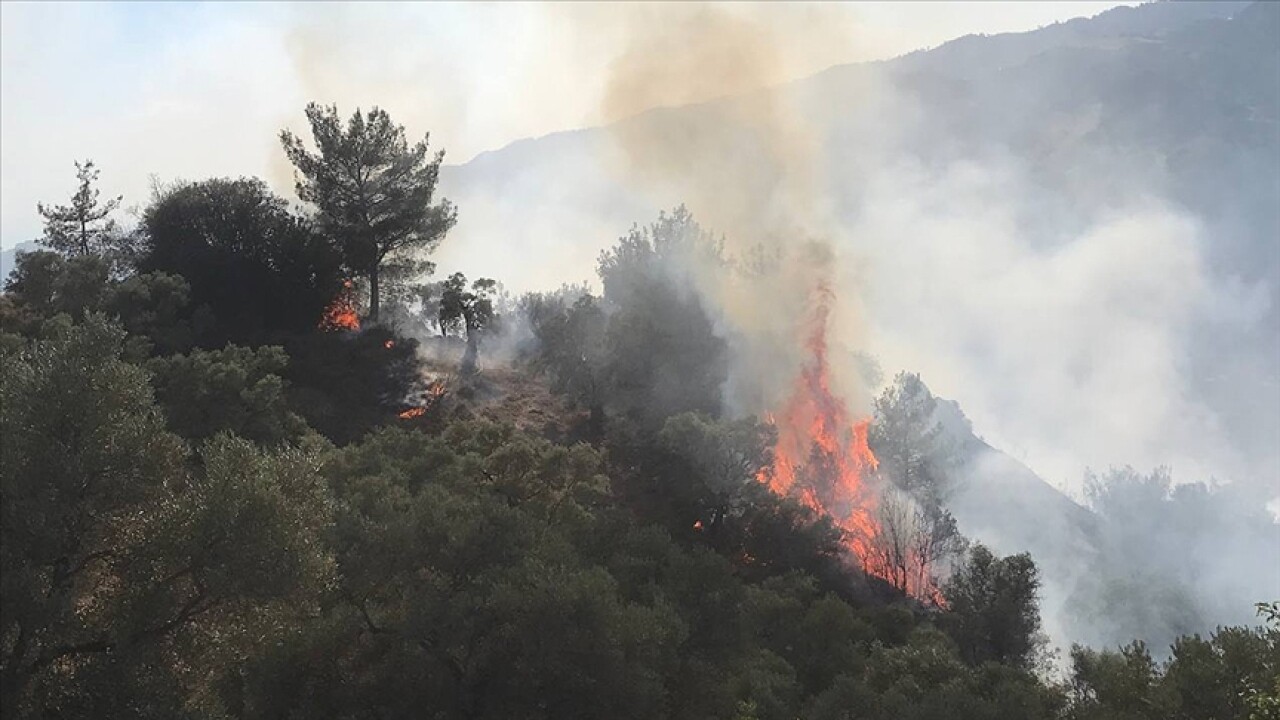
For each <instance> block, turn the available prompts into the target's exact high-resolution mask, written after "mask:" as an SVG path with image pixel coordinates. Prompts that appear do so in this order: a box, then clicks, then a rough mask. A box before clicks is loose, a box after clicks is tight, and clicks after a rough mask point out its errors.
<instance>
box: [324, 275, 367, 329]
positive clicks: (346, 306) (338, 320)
mask: <svg viewBox="0 0 1280 720" xmlns="http://www.w3.org/2000/svg"><path fill="white" fill-rule="evenodd" d="M320 329H321V330H325V331H327V332H333V331H336V330H353V331H358V330H360V313H359V311H358V310H357V309H356V288H355V283H353V282H351V281H350V280H346V281H344V282H343V283H342V289H341V290H339V291H338V294H337V295H336V296H334V298H333V302H331V303H329V307H326V308H325V309H324V315H323V316H321V318H320Z"/></svg>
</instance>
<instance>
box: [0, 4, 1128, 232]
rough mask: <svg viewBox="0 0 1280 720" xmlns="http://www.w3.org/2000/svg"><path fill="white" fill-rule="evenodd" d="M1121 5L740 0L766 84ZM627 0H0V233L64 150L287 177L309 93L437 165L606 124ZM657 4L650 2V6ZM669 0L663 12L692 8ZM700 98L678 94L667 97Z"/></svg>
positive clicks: (109, 171) (61, 174)
mask: <svg viewBox="0 0 1280 720" xmlns="http://www.w3.org/2000/svg"><path fill="white" fill-rule="evenodd" d="M1118 4H1135V3H1116V2H1048V3H1032V2H1019V3H1011V2H992V3H923V2H900V3H892V2H890V3H858V4H850V5H835V4H801V3H790V4H785V5H784V4H778V5H768V4H743V5H738V6H735V7H734V8H733V11H734V12H739V13H742V14H744V15H749V16H753V17H755V18H757V19H765V20H767V21H768V22H769V24H770V25H773V26H775V27H776V28H777V29H778V32H779V34H780V36H781V37H783V38H784V39H786V40H787V41H788V42H794V43H795V47H799V48H804V51H803V52H796V53H788V57H789V58H791V59H790V60H789V64H788V65H787V66H786V67H784V68H780V69H779V71H778V72H779V75H778V77H775V78H769V80H770V82H781V81H785V80H788V79H793V78H796V77H802V76H805V75H808V74H811V73H813V72H816V71H819V70H822V69H824V68H826V67H829V66H831V65H835V64H839V63H847V62H856V61H863V60H876V59H883V58H889V57H893V56H896V55H900V54H902V53H904V52H909V51H911V50H915V49H919V48H925V47H931V46H935V45H937V44H939V43H942V42H945V41H946V40H948V39H951V38H954V37H958V36H961V35H965V34H969V33H998V32H1008V31H1019V30H1028V29H1033V28H1035V27H1038V26H1041V25H1046V24H1050V23H1053V22H1055V21H1060V20H1066V19H1069V18H1072V17H1080V16H1088V15H1094V14H1096V13H1098V12H1101V11H1102V10H1105V9H1107V8H1109V7H1112V6H1115V5H1118ZM636 11H637V7H636V6H634V5H625V4H588V3H578V4H564V5H541V4H465V5H464V4H450V3H434V4H429V5H409V4H404V3H391V4H372V3H361V4H358V5H356V4H351V5H342V4H336V3H326V4H315V5H305V4H301V3H280V4H257V3H227V4H185V3H182V4H179V3H118V4H111V3H85V4H76V3H39V4H37V3H16V2H4V3H2V4H0V32H2V36H0V53H2V56H0V57H2V60H0V246H3V247H10V246H12V245H14V244H16V243H19V242H23V241H26V240H30V239H33V238H34V237H35V236H36V235H38V233H39V228H40V223H39V218H38V216H37V215H36V212H35V204H36V202H37V201H40V200H43V201H55V202H57V201H62V200H64V199H65V198H66V197H67V196H69V195H70V193H71V191H72V189H73V187H74V184H75V180H74V175H73V173H74V168H73V167H72V161H73V160H76V159H83V158H92V159H94V160H95V161H96V162H97V164H98V165H99V167H100V168H101V170H102V187H103V189H104V191H105V192H107V193H110V194H123V195H124V196H125V205H126V206H129V205H137V204H142V203H144V202H145V200H146V198H147V195H148V187H149V178H150V177H151V176H152V175H155V176H158V177H159V178H160V179H163V180H173V179H176V178H186V179H198V178H203V177H210V176H228V175H229V176H239V175H258V176H261V177H264V178H266V179H267V180H268V181H270V182H271V183H272V184H273V185H274V186H276V187H277V189H278V190H282V191H287V190H288V189H289V187H288V186H289V182H288V178H289V169H288V167H287V165H285V160H284V158H283V156H282V154H281V153H280V150H279V146H278V142H277V140H276V134H277V133H278V131H279V130H280V128H281V127H284V126H290V127H293V128H295V129H298V126H299V124H300V121H301V119H302V108H303V106H304V105H305V104H306V102H307V101H309V100H318V101H322V102H326V103H328V102H336V103H338V104H339V105H340V109H342V110H343V111H348V110H350V109H351V108H352V107H354V106H356V105H363V106H368V105H373V104H379V105H381V106H383V107H385V108H387V109H388V110H389V111H391V113H392V117H394V118H395V119H397V120H398V121H400V122H402V123H404V124H405V125H406V126H407V128H408V129H409V131H410V133H411V134H413V135H417V134H420V133H422V132H426V131H428V130H429V131H431V133H432V136H431V137H432V143H433V145H434V146H435V147H443V148H445V149H446V150H447V151H448V162H454V163H457V162H464V161H466V160H468V159H470V158H471V157H473V156H474V155H475V154H476V153H479V152H482V151H484V150H489V149H494V148H497V147H501V146H502V145H504V144H506V143H508V142H511V141H512V140H516V139H519V138H522V137H527V136H531V135H541V134H545V133H548V132H553V131H556V130H564V129H569V128H575V127H582V126H588V125H593V124H597V123H600V122H601V121H603V120H604V119H605V118H603V117H602V115H601V112H600V104H601V103H600V94H601V92H602V88H603V84H604V81H605V78H606V76H607V71H608V68H609V67H610V63H612V62H613V61H614V59H615V58H616V57H617V55H618V53H619V48H620V46H621V42H620V39H621V37H622V35H623V32H624V30H625V28H626V25H627V23H628V20H629V18H631V17H632V14H633V13H634V12H636ZM647 11H648V12H650V13H652V12H653V9H652V8H648V9H647ZM686 11H688V8H687V7H685V6H679V5H675V4H672V5H665V6H662V12H670V13H673V14H676V13H681V12H686ZM698 99H702V98H690V97H674V98H671V100H672V101H675V102H679V101H691V100H698Z"/></svg>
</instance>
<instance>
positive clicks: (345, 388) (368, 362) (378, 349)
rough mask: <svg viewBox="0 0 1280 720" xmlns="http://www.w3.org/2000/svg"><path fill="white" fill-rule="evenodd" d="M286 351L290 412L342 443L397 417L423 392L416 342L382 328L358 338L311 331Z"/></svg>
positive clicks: (286, 347) (360, 335) (370, 329)
mask: <svg viewBox="0 0 1280 720" xmlns="http://www.w3.org/2000/svg"><path fill="white" fill-rule="evenodd" d="M388 341H391V343H392V344H391V346H390V347H388V346H387V342H388ZM285 351H286V352H287V353H288V355H289V358H290V361H289V366H288V368H286V370H285V373H284V377H285V380H286V381H288V386H287V388H286V394H287V397H288V399H289V406H290V408H291V409H292V410H293V411H294V412H296V413H298V414H299V415H301V416H302V418H303V419H304V420H306V422H307V424H308V425H310V426H311V427H313V428H315V429H316V430H318V431H319V432H320V433H321V434H322V435H324V436H325V437H327V438H329V439H330V440H332V441H334V442H336V443H339V444H346V443H348V442H351V441H352V440H355V439H357V438H359V437H360V436H362V435H364V434H365V433H367V432H368V431H369V430H371V429H373V428H374V427H377V426H378V425H381V424H383V423H385V422H387V421H388V420H391V419H394V418H395V414H396V413H397V412H399V411H400V410H401V409H403V408H404V403H405V401H406V400H407V399H408V398H410V397H414V396H416V395H417V394H418V393H419V392H420V385H421V383H422V378H421V374H420V372H419V367H418V360H417V342H416V341H413V340H409V339H405V338H399V337H396V336H394V335H392V334H391V333H390V332H388V331H387V330H385V329H383V328H380V327H372V328H369V329H367V330H364V331H363V332H361V333H359V334H358V335H354V336H348V335H346V334H344V333H311V334H308V335H304V336H300V337H296V338H294V339H292V340H290V341H288V342H287V343H286V344H285Z"/></svg>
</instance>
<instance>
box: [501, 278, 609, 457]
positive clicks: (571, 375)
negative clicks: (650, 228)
mask: <svg viewBox="0 0 1280 720" xmlns="http://www.w3.org/2000/svg"><path fill="white" fill-rule="evenodd" d="M565 290H566V291H567V292H561V293H559V294H538V293H531V294H529V295H526V296H525V297H524V298H522V299H521V312H522V313H523V315H524V317H525V318H526V319H528V321H529V325H530V328H531V330H532V333H533V338H532V342H531V343H530V344H529V347H526V348H525V349H524V351H523V355H522V358H523V360H524V361H525V363H526V364H527V365H528V366H529V368H530V369H532V370H533V371H534V372H536V373H539V374H544V375H546V376H548V377H549V378H550V380H551V387H552V389H553V390H554V391H556V392H559V393H564V394H566V395H568V396H569V397H570V398H572V399H573V400H574V402H576V403H578V404H579V405H582V406H585V407H586V408H587V409H588V410H589V411H590V413H591V418H590V436H591V437H592V438H594V439H597V440H598V439H600V437H601V435H602V433H603V432H604V412H605V411H604V402H605V398H606V397H607V388H606V387H605V381H604V373H605V332H606V330H607V328H608V323H609V321H608V317H607V316H606V315H605V313H604V310H603V309H602V308H601V307H600V302H599V301H598V300H597V299H596V298H594V297H592V296H591V295H590V294H589V293H587V292H586V290H585V289H584V290H581V291H578V293H577V297H576V299H574V300H573V301H572V302H569V300H570V297H569V296H570V295H572V294H573V293H574V289H572V288H566V289H565Z"/></svg>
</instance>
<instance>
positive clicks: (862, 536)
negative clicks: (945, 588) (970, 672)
mask: <svg viewBox="0 0 1280 720" xmlns="http://www.w3.org/2000/svg"><path fill="white" fill-rule="evenodd" d="M815 297H816V299H817V302H816V303H815V305H814V308H813V314H812V317H811V318H810V322H809V335H808V337H807V339H806V342H805V346H806V350H807V351H808V355H809V357H808V360H807V362H806V363H805V365H804V366H803V367H802V368H801V370H800V373H799V375H798V376H797V377H796V379H795V385H794V387H793V389H792V391H791V395H790V398H789V399H788V401H787V402H786V404H785V406H784V407H783V408H782V409H781V410H780V411H779V412H777V413H770V414H766V416H765V420H766V421H767V422H768V423H770V424H771V425H773V426H774V427H775V428H776V429H777V432H778V440H777V445H776V446H775V447H774V455H773V464H772V466H770V467H767V468H765V469H763V470H762V471H761V472H760V475H759V480H760V481H761V482H763V483H765V484H767V485H768V486H769V487H770V489H772V490H773V491H774V492H775V493H777V494H779V495H782V496H789V497H792V498H794V499H796V500H799V501H800V502H802V503H803V504H805V505H806V506H808V507H809V508H811V509H813V510H814V511H815V512H818V513H821V514H823V515H826V516H828V517H830V518H831V519H832V521H834V522H835V524H836V525H837V526H838V527H839V528H840V529H841V531H843V534H844V543H845V547H846V548H847V549H848V551H849V552H850V553H851V554H852V555H853V556H854V557H855V558H856V559H857V561H858V564H859V565H860V566H861V567H862V569H863V570H864V571H865V572H866V573H868V574H869V575H873V576H875V577H878V578H881V579H883V580H886V581H888V582H889V583H890V584H892V585H894V586H895V587H897V588H898V589H899V590H902V591H903V592H906V593H908V594H910V595H912V596H913V597H916V598H918V599H920V600H924V601H928V602H933V603H935V604H937V603H939V602H940V598H939V596H938V592H937V588H936V586H935V585H934V583H933V581H932V579H931V577H930V575H929V573H928V568H915V569H914V572H909V573H905V574H904V573H902V572H900V571H898V569H896V568H894V567H893V566H892V563H891V562H889V561H888V560H887V557H888V554H886V553H885V552H884V545H885V544H886V542H887V541H891V540H890V539H889V538H887V537H886V534H885V531H884V528H882V527H881V524H880V521H879V520H878V518H877V514H876V510H877V506H878V503H879V496H878V493H877V492H876V490H875V488H874V487H873V486H872V484H871V483H870V482H869V481H870V480H871V479H872V478H873V473H874V472H875V470H876V468H877V467H878V465H879V462H878V461H877V460H876V456H875V454H874V453H872V452H871V447H870V446H869V445H868V444H867V430H868V428H869V427H870V425H871V420H870V418H861V419H857V420H855V419H854V418H852V417H851V415H850V413H849V410H848V408H847V407H846V405H845V403H844V402H843V401H842V400H841V399H840V398H838V397H836V395H835V394H834V393H833V392H832V391H831V375H830V366H829V364H828V363H829V361H828V357H827V351H828V347H827V330H828V321H829V317H830V312H831V311H830V306H831V301H832V299H833V298H832V293H831V291H830V290H829V289H828V288H827V287H826V286H825V285H819V287H818V290H817V292H816V293H815Z"/></svg>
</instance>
